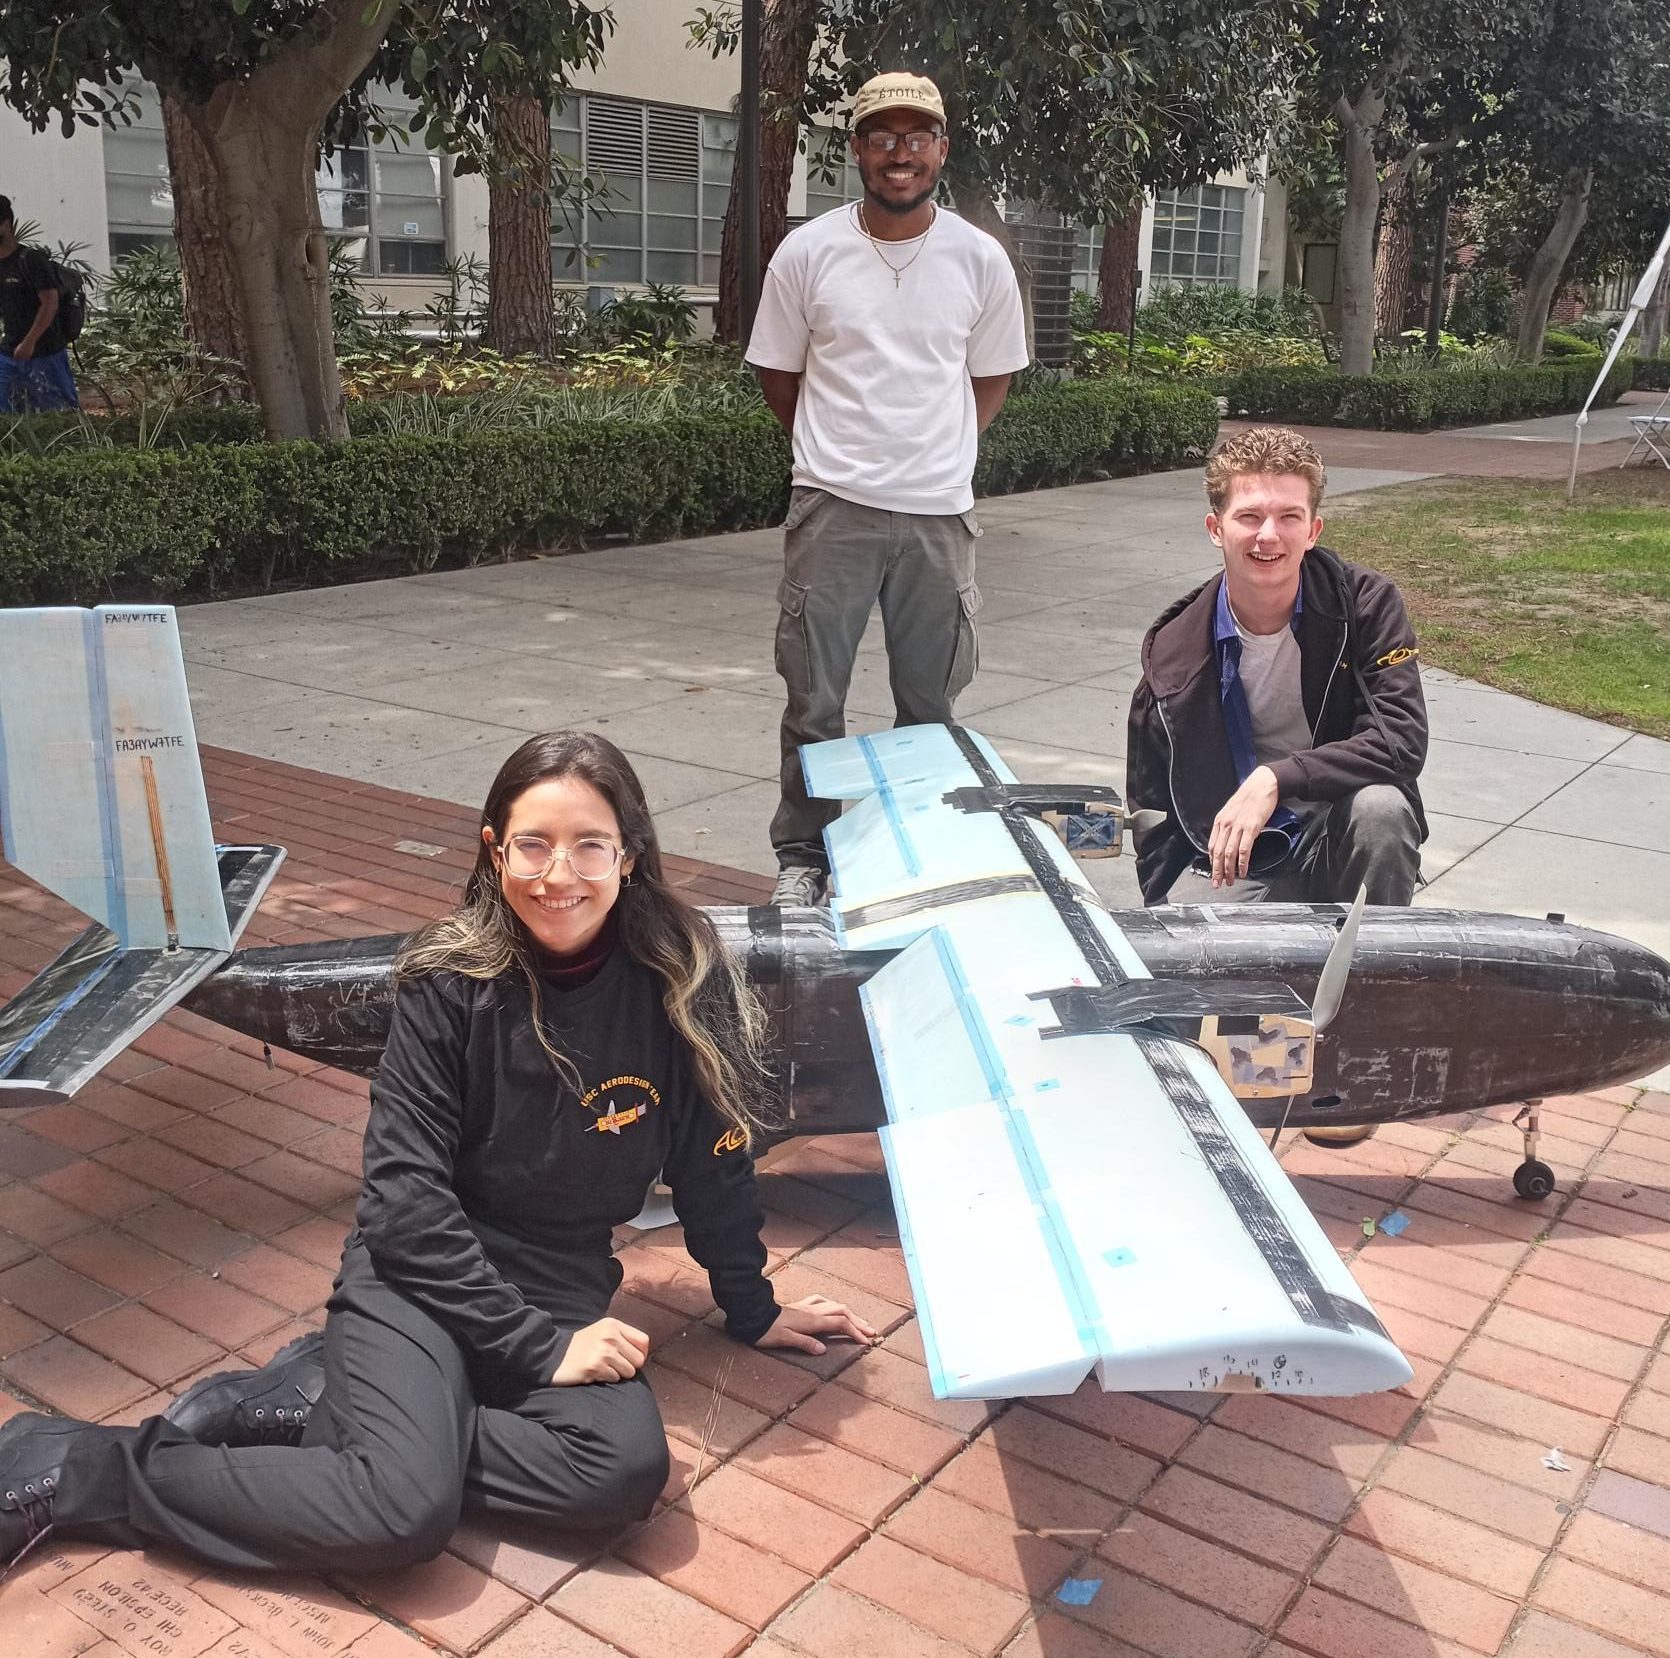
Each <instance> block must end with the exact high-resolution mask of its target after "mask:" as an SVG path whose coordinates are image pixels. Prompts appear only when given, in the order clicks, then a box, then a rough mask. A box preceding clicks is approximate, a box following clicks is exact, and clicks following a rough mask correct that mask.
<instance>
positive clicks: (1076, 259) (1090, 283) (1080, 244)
mask: <svg viewBox="0 0 1670 1658" xmlns="http://www.w3.org/2000/svg"><path fill="white" fill-rule="evenodd" d="M1101 263H1102V227H1101V226H1100V225H1097V226H1096V227H1095V228H1094V229H1091V228H1088V227H1087V226H1085V225H1080V226H1079V236H1078V241H1077V242H1076V243H1075V244H1074V246H1073V286H1074V287H1075V288H1077V289H1078V290H1079V292H1080V293H1083V294H1093V293H1095V292H1096V284H1097V277H1098V276H1099V275H1100V271H1101Z"/></svg>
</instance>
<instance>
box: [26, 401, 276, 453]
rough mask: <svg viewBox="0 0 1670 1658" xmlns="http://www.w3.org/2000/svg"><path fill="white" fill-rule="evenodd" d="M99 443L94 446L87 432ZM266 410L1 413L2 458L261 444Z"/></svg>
mask: <svg viewBox="0 0 1670 1658" xmlns="http://www.w3.org/2000/svg"><path fill="white" fill-rule="evenodd" d="M88 433H92V434H94V436H95V437H96V439H97V441H96V442H93V443H89V442H87V441H86V434H88ZM261 436H262V426H261V411H260V410H259V409H257V408H254V407H252V406H251V405H250V404H248V403H227V404H222V405H219V406H213V407H211V406H208V405H205V406H203V407H201V408H192V407H187V408H183V409H171V410H170V411H169V412H168V413H167V414H166V415H164V416H162V417H161V419H160V420H159V419H158V418H157V417H156V416H149V417H146V418H143V419H142V418H140V417H139V416H136V415H115V416H109V415H83V414H79V413H77V412H75V411H70V412H67V413H63V414H31V415H0V456H5V457H14V456H18V455H51V454H64V453H67V452H68V451H69V450H71V449H74V450H75V451H76V452H78V453H80V452H83V451H86V450H88V449H105V448H110V449H136V448H147V449H189V448H191V447H192V446H193V445H194V444H199V443H259V442H260V441H261Z"/></svg>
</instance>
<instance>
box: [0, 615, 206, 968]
mask: <svg viewBox="0 0 1670 1658" xmlns="http://www.w3.org/2000/svg"><path fill="white" fill-rule="evenodd" d="M0 838H3V840H4V842H5V851H6V856H7V857H8V858H9V859H10V860H11V862H12V863H13V864H15V865H16V866H17V867H18V868H19V869H20V870H22V871H23V872H24V874H26V875H29V876H32V877H33V878H34V879H35V880H37V881H39V882H40V883H41V885H42V886H44V887H47V888H49V889H50V890H51V891H53V892H55V893H57V894H58V896H59V897H60V898H63V899H64V900H66V901H67V902H68V903H71V904H73V905H74V906H75V907H76V908H77V909H78V910H80V911H82V912H83V914H85V915H89V916H91V917H92V918H93V919H94V920H95V921H97V922H100V923H101V924H102V925H103V926H105V927H108V928H109V929H110V931H111V932H113V933H114V934H115V935H116V937H117V939H118V940H119V941H120V942H121V944H122V945H123V946H124V947H125V948H128V949H167V948H170V947H179V946H183V947H185V948H188V949H206V950H230V949H231V947H232V937H231V932H230V930H229V928H228V925H227V920H226V906H225V904H224V903H223V902H222V901H221V895H220V877H219V873H218V870H217V867H216V862H215V846H214V836H213V834H212V833H211V832H210V829H209V808H208V802H207V799H206V797H205V795H204V792H203V773H202V768H201V767H200V765H199V763H198V758H197V737H196V732H195V730H194V728H193V725H192V719H191V703H190V701H189V699H188V698H187V695H186V676H185V665H184V663H183V662H182V660H181V656H180V636H179V631H178V629H177V627H176V625H175V621H174V612H173V610H172V608H171V607H169V606H167V605H149V606H146V605H101V606H99V608H98V609H96V610H80V609H51V610H8V611H0Z"/></svg>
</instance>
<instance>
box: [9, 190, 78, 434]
mask: <svg viewBox="0 0 1670 1658" xmlns="http://www.w3.org/2000/svg"><path fill="white" fill-rule="evenodd" d="M58 302H59V294H58V284H57V282H56V281H55V280H54V278H53V275H52V261H51V260H50V259H48V258H47V256H46V255H45V254H44V253H42V252H40V250H39V249H37V248H26V247H23V246H21V245H20V244H19V243H18V239H17V221H16V218H15V217H14V215H13V213H12V203H11V198H10V197H9V196H0V330H3V331H4V337H3V338H0V413H6V414H38V413H41V412H43V411H44V410H47V409H75V408H79V407H80V403H79V402H78V401H77V399H76V395H75V377H74V375H72V374H71V373H70V353H69V342H68V341H67V340H66V339H65V338H64V333H63V330H62V329H61V328H60V327H59V326H58Z"/></svg>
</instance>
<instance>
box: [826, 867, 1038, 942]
mask: <svg viewBox="0 0 1670 1658" xmlns="http://www.w3.org/2000/svg"><path fill="white" fill-rule="evenodd" d="M1038 890H1039V887H1038V880H1037V877H1036V876H1033V875H985V876H981V877H979V878H977V879H974V880H968V881H952V882H950V883H948V884H947V885H945V886H943V887H930V888H928V890H927V891H926V892H912V893H907V894H905V895H904V896H903V897H899V898H878V899H877V900H876V901H875V902H874V903H873V904H859V905H857V906H855V907H854V908H853V909H850V910H842V911H841V920H842V921H843V922H844V923H845V925H846V927H847V929H848V930H849V931H854V930H856V929H858V928H860V927H873V926H875V925H876V924H877V923H878V922H882V921H899V920H901V919H903V918H904V917H905V916H907V915H916V914H919V913H920V912H921V911H922V910H937V909H942V908H945V907H948V906H949V905H952V904H972V903H974V902H976V901H977V900H979V899H982V898H1004V897H1008V896H1010V895H1011V894H1014V893H1021V892H1025V893H1035V892H1037V891H1038Z"/></svg>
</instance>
